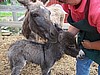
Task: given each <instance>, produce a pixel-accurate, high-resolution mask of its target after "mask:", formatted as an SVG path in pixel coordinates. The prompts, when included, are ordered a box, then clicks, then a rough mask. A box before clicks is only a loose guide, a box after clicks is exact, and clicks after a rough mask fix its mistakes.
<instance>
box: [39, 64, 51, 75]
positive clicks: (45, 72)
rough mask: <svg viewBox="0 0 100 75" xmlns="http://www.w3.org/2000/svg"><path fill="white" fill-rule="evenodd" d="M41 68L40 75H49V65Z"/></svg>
mask: <svg viewBox="0 0 100 75" xmlns="http://www.w3.org/2000/svg"><path fill="white" fill-rule="evenodd" d="M40 67H41V71H42V75H51V67H52V66H50V64H43V65H42V66H41V65H40Z"/></svg>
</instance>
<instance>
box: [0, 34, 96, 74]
mask: <svg viewBox="0 0 100 75" xmlns="http://www.w3.org/2000/svg"><path fill="white" fill-rule="evenodd" d="M20 39H24V37H23V36H0V75H10V73H11V70H10V67H9V62H8V59H7V49H8V48H9V46H10V44H11V43H13V42H15V41H16V40H20ZM75 63H76V60H75V58H72V57H70V56H67V55H64V56H63V57H62V58H61V60H59V61H57V62H56V63H55V65H54V66H53V67H52V71H51V72H52V74H51V75H75V73H76V70H75V66H76V64H75ZM97 66H98V65H97V64H96V63H93V64H92V65H91V71H90V72H91V73H90V75H97ZM40 74H41V70H40V67H39V66H38V65H35V64H32V63H28V64H27V65H26V66H25V67H24V68H23V70H22V72H21V75H40Z"/></svg>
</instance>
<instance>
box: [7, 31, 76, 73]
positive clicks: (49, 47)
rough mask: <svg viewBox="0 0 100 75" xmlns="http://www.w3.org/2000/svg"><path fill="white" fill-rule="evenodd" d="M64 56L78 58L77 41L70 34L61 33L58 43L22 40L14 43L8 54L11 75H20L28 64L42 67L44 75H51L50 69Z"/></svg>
mask: <svg viewBox="0 0 100 75" xmlns="http://www.w3.org/2000/svg"><path fill="white" fill-rule="evenodd" d="M63 54H67V55H70V56H72V57H76V56H77V54H78V51H77V50H76V49H75V39H74V37H73V35H72V34H70V33H68V32H64V31H62V32H60V33H59V37H58V41H57V42H56V43H51V42H47V43H45V44H41V43H36V42H33V41H29V40H20V41H17V42H15V43H13V44H12V45H11V46H10V48H9V52H8V58H9V61H10V66H11V71H12V73H11V75H20V72H21V70H22V68H23V67H24V66H25V65H26V62H32V63H35V64H38V65H40V67H41V71H42V75H50V71H51V70H50V69H51V67H52V66H53V65H54V63H55V62H56V61H57V60H59V59H60V58H61V57H62V55H63Z"/></svg>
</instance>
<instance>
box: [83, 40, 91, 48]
mask: <svg viewBox="0 0 100 75" xmlns="http://www.w3.org/2000/svg"><path fill="white" fill-rule="evenodd" d="M81 43H82V45H83V47H84V48H86V49H92V46H91V42H90V41H89V40H83V42H81Z"/></svg>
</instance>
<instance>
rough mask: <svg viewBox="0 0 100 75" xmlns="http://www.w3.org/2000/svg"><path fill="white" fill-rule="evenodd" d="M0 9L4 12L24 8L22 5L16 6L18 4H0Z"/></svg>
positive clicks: (22, 9)
mask: <svg viewBox="0 0 100 75" xmlns="http://www.w3.org/2000/svg"><path fill="white" fill-rule="evenodd" d="M0 11H4V12H25V11H26V8H25V7H24V6H18V5H11V6H7V5H0Z"/></svg>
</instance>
